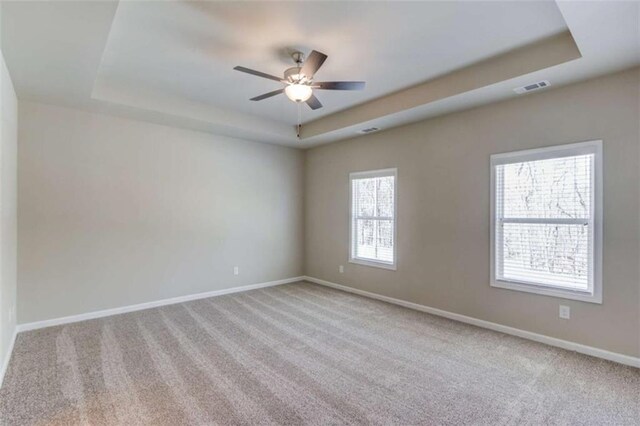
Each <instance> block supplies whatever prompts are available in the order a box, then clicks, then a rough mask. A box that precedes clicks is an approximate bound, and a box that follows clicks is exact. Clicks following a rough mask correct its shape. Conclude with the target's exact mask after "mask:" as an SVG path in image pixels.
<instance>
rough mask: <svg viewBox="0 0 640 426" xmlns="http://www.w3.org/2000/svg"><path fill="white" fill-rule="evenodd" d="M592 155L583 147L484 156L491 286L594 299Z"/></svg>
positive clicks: (596, 195)
mask: <svg viewBox="0 0 640 426" xmlns="http://www.w3.org/2000/svg"><path fill="white" fill-rule="evenodd" d="M600 152H601V144H600V142H588V143H583V144H574V145H569V146H560V147H553V148H545V149H540V150H531V151H523V152H520V153H511V154H501V155H496V156H492V159H491V160H492V167H493V170H492V178H493V179H492V181H493V182H492V189H493V201H492V202H493V210H494V214H493V218H492V228H493V229H492V234H493V247H492V254H493V261H492V263H493V265H492V266H493V268H494V273H493V277H492V278H493V282H492V285H494V286H498V287H507V288H512V289H520V290H525V291H533V292H538V293H545V290H547V291H550V292H552V293H551V294H553V293H555V294H558V295H561V296H562V295H564V296H570V297H571V298H578V299H586V300H588V299H591V301H593V300H594V299H599V298H600V289H599V280H597V279H596V278H597V274H599V273H600V271H599V266H598V262H597V259H598V258H599V256H601V253H600V251H601V250H600V236H599V231H598V229H600V228H599V227H600V226H601V218H600V217H599V214H600V212H601V206H600V205H599V203H600V196H601V194H600V189H599V187H598V181H599V179H600V177H599V176H600V170H598V169H599V167H600ZM596 287H598V288H596Z"/></svg>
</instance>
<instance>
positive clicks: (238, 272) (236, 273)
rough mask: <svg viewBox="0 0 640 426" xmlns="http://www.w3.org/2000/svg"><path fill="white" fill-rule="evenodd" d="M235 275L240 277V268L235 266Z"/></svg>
mask: <svg viewBox="0 0 640 426" xmlns="http://www.w3.org/2000/svg"><path fill="white" fill-rule="evenodd" d="M233 275H240V267H239V266H234V267H233Z"/></svg>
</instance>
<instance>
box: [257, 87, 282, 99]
mask: <svg viewBox="0 0 640 426" xmlns="http://www.w3.org/2000/svg"><path fill="white" fill-rule="evenodd" d="M280 93H284V89H280V90H274V91H273V92H269V93H265V94H264V95H260V96H256V97H255V98H251V99H249V100H250V101H261V100H263V99H267V98H270V97H272V96H275V95H279V94H280Z"/></svg>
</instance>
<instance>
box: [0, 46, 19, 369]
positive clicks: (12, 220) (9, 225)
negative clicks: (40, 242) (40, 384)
mask: <svg viewBox="0 0 640 426" xmlns="http://www.w3.org/2000/svg"><path fill="white" fill-rule="evenodd" d="M0 92H1V93H0V368H2V366H4V365H5V364H4V363H5V361H6V359H7V357H8V356H9V355H10V354H9V353H8V350H9V347H10V345H11V340H12V338H13V333H14V331H15V327H16V144H17V138H18V136H17V135H18V102H17V99H16V93H15V91H14V90H13V85H12V83H11V78H10V77H9V71H8V70H7V67H6V65H5V63H4V58H3V57H2V52H0ZM1 374H2V373H1V371H0V381H1V380H2V377H1Z"/></svg>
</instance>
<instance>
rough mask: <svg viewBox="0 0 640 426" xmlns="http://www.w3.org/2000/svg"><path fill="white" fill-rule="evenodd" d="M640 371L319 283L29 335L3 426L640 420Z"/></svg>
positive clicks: (3, 400)
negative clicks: (329, 287) (4, 425)
mask: <svg viewBox="0 0 640 426" xmlns="http://www.w3.org/2000/svg"><path fill="white" fill-rule="evenodd" d="M639 396H640V370H638V369H634V368H631V367H624V366H622V365H618V364H614V363H610V362H607V361H603V360H599V359H595V358H590V357H587V356H583V355H579V354H576V353H572V352H567V351H564V350H561V349H557V348H552V347H549V346H545V345H542V344H537V343H534V342H530V341H527V340H522V339H519V338H516V337H511V336H507V335H504V334H500V333H496V332H492V331H488V330H484V329H480V328H476V327H473V326H469V325H465V324H462V323H458V322H454V321H450V320H447V319H443V318H439V317H435V316H431V315H427V314H424V313H419V312H414V311H411V310H408V309H404V308H401V307H397V306H394V305H389V304H386V303H383V302H378V301H374V300H369V299H365V298H362V297H359V296H355V295H352V294H348V293H344V292H340V291H337V290H332V289H328V288H324V287H320V286H316V285H313V284H309V283H296V284H290V285H283V286H278V287H272V288H268V289H262V290H254V291H250V292H245V293H237V294H233V295H227V296H221V297H215V298H210V299H203V300H198V301H193V302H188V303H182V304H177V305H170V306H165V307H162V308H155V309H149V310H146V311H139V312H135V313H130V314H124V315H118V316H113V317H109V318H103V319H98V320H91V321H85V322H81V323H75V324H70V325H65V326H59V327H52V328H47V329H42V330H37V331H32V332H27V333H21V334H20V335H19V336H18V340H17V342H16V346H15V350H14V353H13V357H12V359H11V363H10V366H9V370H8V372H7V376H6V379H5V384H4V386H3V388H2V389H1V390H0V408H1V410H2V411H1V413H0V414H1V416H2V417H1V418H2V422H3V424H9V425H35V424H37V425H73V424H91V425H112V424H119V425H137V424H153V425H181V424H193V425H202V424H219V425H236V424H238V425H240V424H290V425H301V424H318V425H319V424H322V425H335V424H380V425H390V424H398V425H416V424H427V425H436V424H452V425H454V424H455V425H458V424H479V425H516V424H518V425H521V424H530V425H539V424H594V425H603V424H615V425H623V424H637V423H638V422H639V421H640V420H639V417H638V415H639V409H640V406H639V400H638V398H639Z"/></svg>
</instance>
